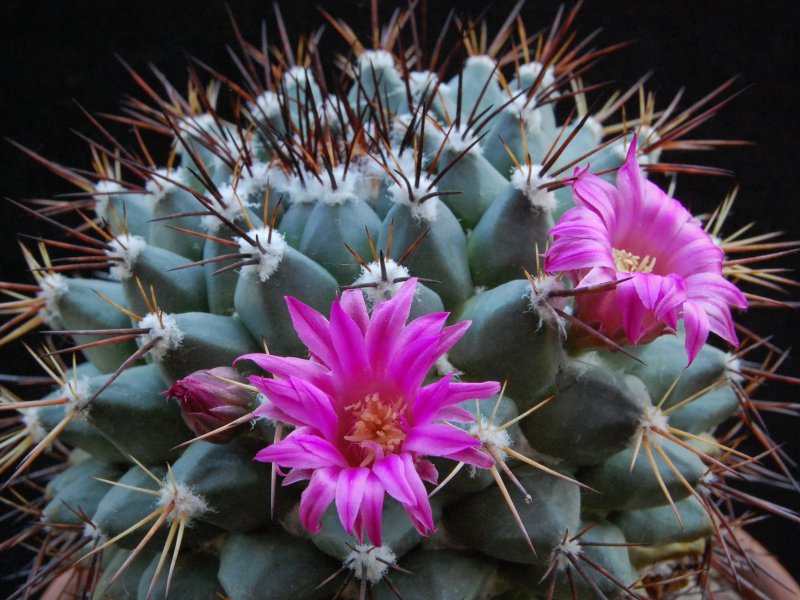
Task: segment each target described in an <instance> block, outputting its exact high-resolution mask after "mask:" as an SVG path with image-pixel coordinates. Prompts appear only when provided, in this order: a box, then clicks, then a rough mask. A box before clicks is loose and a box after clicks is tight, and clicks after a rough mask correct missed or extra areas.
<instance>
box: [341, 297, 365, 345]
mask: <svg viewBox="0 0 800 600" xmlns="http://www.w3.org/2000/svg"><path fill="white" fill-rule="evenodd" d="M340 302H341V304H342V308H343V309H344V312H346V313H347V315H348V316H349V317H350V318H351V319H353V321H354V322H355V323H356V325H358V328H359V329H360V330H361V333H362V335H364V334H366V333H367V329H368V328H369V313H368V312H367V305H366V304H365V302H364V294H363V293H361V291H360V290H345V291H344V292H342V299H341V301H340Z"/></svg>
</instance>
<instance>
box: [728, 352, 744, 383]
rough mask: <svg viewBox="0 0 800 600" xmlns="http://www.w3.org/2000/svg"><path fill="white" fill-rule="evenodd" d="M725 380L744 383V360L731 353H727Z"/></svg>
mask: <svg viewBox="0 0 800 600" xmlns="http://www.w3.org/2000/svg"><path fill="white" fill-rule="evenodd" d="M725 379H727V380H728V381H731V382H733V383H741V382H743V381H744V376H742V359H741V358H739V357H738V356H736V355H735V354H733V353H731V352H726V353H725Z"/></svg>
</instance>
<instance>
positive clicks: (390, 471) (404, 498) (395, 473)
mask: <svg viewBox="0 0 800 600" xmlns="http://www.w3.org/2000/svg"><path fill="white" fill-rule="evenodd" d="M372 472H373V473H375V475H376V476H377V477H378V479H379V480H380V482H381V485H383V487H384V488H385V489H386V492H387V493H388V494H389V495H390V496H391V497H392V498H394V499H395V500H397V501H398V502H399V503H400V504H402V505H404V506H406V505H413V504H414V503H415V502H416V500H415V499H414V490H412V489H411V486H410V485H409V482H408V479H407V478H406V472H405V467H404V465H403V460H402V459H401V458H400V456H399V455H397V454H390V455H389V456H387V457H385V458H383V459H382V460H379V461H376V462H375V464H374V465H372Z"/></svg>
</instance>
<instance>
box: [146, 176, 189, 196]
mask: <svg viewBox="0 0 800 600" xmlns="http://www.w3.org/2000/svg"><path fill="white" fill-rule="evenodd" d="M168 180H169V181H168ZM177 183H180V184H185V183H186V181H185V179H184V175H183V173H182V172H181V171H179V170H177V169H159V170H158V171H156V172H155V174H153V175H152V176H151V178H150V179H149V180H148V181H147V183H145V184H144V189H145V190H147V191H148V192H150V197H151V199H152V201H153V204H158V203H159V202H160V201H161V200H163V199H164V198H166V197H167V194H169V193H170V192H171V191H172V190H174V189H177V187H178V186H177V185H176V184H177Z"/></svg>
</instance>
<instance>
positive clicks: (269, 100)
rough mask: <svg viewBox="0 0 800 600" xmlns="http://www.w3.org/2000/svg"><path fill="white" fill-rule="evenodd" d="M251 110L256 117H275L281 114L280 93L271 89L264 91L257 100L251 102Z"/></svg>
mask: <svg viewBox="0 0 800 600" xmlns="http://www.w3.org/2000/svg"><path fill="white" fill-rule="evenodd" d="M250 111H251V112H252V113H253V114H254V115H255V117H256V118H260V117H266V118H267V119H273V118H275V117H277V116H279V115H280V114H281V105H280V102H279V101H278V94H276V93H275V92H273V91H271V90H266V91H264V92H263V93H262V94H261V95H260V96H258V98H256V101H255V102H251V103H250Z"/></svg>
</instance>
